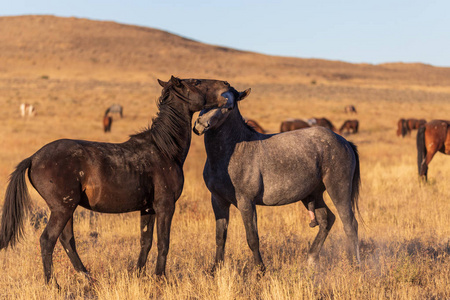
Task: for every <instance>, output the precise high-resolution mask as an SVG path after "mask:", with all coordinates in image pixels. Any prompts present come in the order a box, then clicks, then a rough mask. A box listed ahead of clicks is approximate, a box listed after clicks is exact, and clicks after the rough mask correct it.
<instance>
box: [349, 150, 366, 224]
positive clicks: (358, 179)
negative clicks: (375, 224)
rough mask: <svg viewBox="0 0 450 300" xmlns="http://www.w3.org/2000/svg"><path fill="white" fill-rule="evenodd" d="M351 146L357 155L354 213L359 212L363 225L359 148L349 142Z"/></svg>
mask: <svg viewBox="0 0 450 300" xmlns="http://www.w3.org/2000/svg"><path fill="white" fill-rule="evenodd" d="M349 144H350V146H351V147H352V150H353V153H355V159H356V165H355V172H354V173H353V181H352V208H353V212H354V213H355V212H358V216H359V219H360V220H361V223H362V224H364V220H363V218H362V216H361V213H360V211H359V205H358V203H359V190H360V187H361V169H360V164H359V154H358V148H357V147H356V145H355V144H353V143H352V142H349Z"/></svg>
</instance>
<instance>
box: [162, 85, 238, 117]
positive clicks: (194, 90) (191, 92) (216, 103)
mask: <svg viewBox="0 0 450 300" xmlns="http://www.w3.org/2000/svg"><path fill="white" fill-rule="evenodd" d="M158 82H159V84H160V85H161V86H162V87H163V88H164V90H168V92H169V93H171V94H172V95H173V96H176V97H178V98H180V99H182V100H184V101H185V102H186V103H188V104H189V110H190V111H191V112H196V111H200V110H202V109H206V108H212V107H223V106H229V102H230V101H231V102H234V101H235V99H234V98H233V97H235V96H236V95H237V94H236V92H235V91H236V90H235V89H234V88H233V87H232V86H230V84H229V83H228V82H226V81H221V80H213V79H179V78H176V77H174V76H172V78H170V80H169V81H167V82H164V81H161V80H159V79H158Z"/></svg>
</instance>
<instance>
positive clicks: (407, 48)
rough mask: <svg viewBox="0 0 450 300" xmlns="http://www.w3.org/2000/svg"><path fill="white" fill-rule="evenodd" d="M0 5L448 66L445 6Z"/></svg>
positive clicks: (434, 2) (282, 52)
mask: <svg viewBox="0 0 450 300" xmlns="http://www.w3.org/2000/svg"><path fill="white" fill-rule="evenodd" d="M1 1H2V2H3V3H2V5H1V6H0V7H1V9H0V16H17V15H30V14H40V15H42V14H46V15H55V16H60V17H80V18H88V19H92V20H99V21H115V22H118V23H123V24H132V25H139V26H145V27H151V28H155V29H161V30H164V31H168V32H170V33H173V34H177V35H180V36H183V37H187V38H190V39H193V40H196V41H199V42H202V43H207V44H212V45H218V46H224V47H229V48H234V49H239V50H245V51H253V52H258V53H263V54H269V55H279V56H290V57H300V58H320V59H327V60H339V61H346V62H351V63H370V64H380V63H388V62H405V63H416V62H420V63H426V64H431V65H434V66H442V67H450V17H449V14H450V1H448V0H422V1H418V0H377V1H372V0H344V1H342V0H307V1H304V0H277V1H268V0H227V1H216V0H126V1H125V0H122V1H118V0H76V1H67V0H40V1H36V0H14V1H7V0H1ZM6 3H7V4H6Z"/></svg>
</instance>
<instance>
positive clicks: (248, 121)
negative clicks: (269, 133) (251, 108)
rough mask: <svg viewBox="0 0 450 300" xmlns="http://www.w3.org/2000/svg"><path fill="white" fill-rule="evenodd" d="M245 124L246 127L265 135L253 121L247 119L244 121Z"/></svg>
mask: <svg viewBox="0 0 450 300" xmlns="http://www.w3.org/2000/svg"><path fill="white" fill-rule="evenodd" d="M245 123H247V125H248V126H250V127H252V128H253V129H255V130H256V131H257V132H259V133H266V131H265V130H264V129H263V128H262V127H261V126H260V125H259V124H258V122H256V121H255V120H252V119H248V120H247V121H245Z"/></svg>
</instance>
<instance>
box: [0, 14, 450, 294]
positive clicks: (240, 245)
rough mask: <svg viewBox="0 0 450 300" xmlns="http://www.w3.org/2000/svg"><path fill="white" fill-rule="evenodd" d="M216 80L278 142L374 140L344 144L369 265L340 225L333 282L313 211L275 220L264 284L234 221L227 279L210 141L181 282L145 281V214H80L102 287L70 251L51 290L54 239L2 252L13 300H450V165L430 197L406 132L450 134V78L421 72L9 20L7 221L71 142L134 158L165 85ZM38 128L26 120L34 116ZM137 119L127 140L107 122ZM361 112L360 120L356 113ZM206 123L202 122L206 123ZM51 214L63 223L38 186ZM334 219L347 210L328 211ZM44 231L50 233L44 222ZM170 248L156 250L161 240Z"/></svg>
mask: <svg viewBox="0 0 450 300" xmlns="http://www.w3.org/2000/svg"><path fill="white" fill-rule="evenodd" d="M172 74H173V75H176V76H179V77H181V78H214V79H224V80H227V81H229V82H230V83H231V84H232V85H233V86H234V87H236V88H237V89H240V90H242V89H246V88H249V87H251V88H252V94H251V95H250V97H249V98H248V99H246V100H245V101H243V102H242V103H241V104H240V107H241V112H242V113H243V115H245V116H246V117H248V118H252V119H255V120H257V121H258V122H259V123H260V124H261V125H262V126H263V127H264V128H265V129H267V130H268V131H269V132H270V133H275V132H278V130H279V125H280V123H281V121H282V120H284V119H286V118H310V117H326V118H328V119H330V120H331V121H332V122H333V123H334V124H335V126H337V127H338V126H340V125H341V124H342V123H343V121H344V120H346V119H350V118H352V119H353V118H357V119H358V120H359V122H360V132H359V133H358V134H355V135H344V136H345V137H346V138H347V139H348V140H350V141H352V142H354V143H355V144H356V145H357V146H358V148H359V152H360V159H361V177H362V190H361V196H360V210H361V214H362V218H363V219H364V221H365V224H366V225H365V226H360V243H361V255H362V265H361V267H360V268H356V267H354V266H352V265H350V264H349V262H348V261H347V259H345V256H344V254H343V253H342V251H343V250H344V247H343V246H342V245H343V241H344V240H345V235H344V233H343V230H342V224H341V223H340V220H339V219H338V220H337V222H336V223H335V226H334V227H333V229H332V231H331V233H330V235H329V237H328V239H327V240H326V241H325V244H324V247H323V250H322V252H321V261H320V267H318V268H317V269H309V268H308V266H307V264H306V255H307V250H308V247H309V243H311V242H312V240H313V238H314V236H315V234H316V232H317V230H318V229H317V228H314V229H311V228H309V227H308V223H309V220H308V216H307V212H306V209H304V207H303V206H302V204H301V203H298V204H292V205H288V206H284V207H259V208H258V226H259V234H260V238H261V251H262V255H263V259H264V260H265V262H266V266H267V273H266V274H265V276H264V277H262V278H261V279H260V280H257V278H256V277H257V276H256V272H255V268H254V266H253V264H252V260H251V252H250V250H249V249H248V246H247V243H246V240H245V232H244V227H243V224H242V220H241V218H240V215H239V213H238V211H237V209H235V208H232V209H231V218H230V226H229V231H228V232H229V234H228V241H227V248H226V255H225V260H226V261H225V264H224V266H223V268H221V269H220V270H219V271H218V272H217V273H216V275H215V276H214V277H212V276H210V275H209V273H208V270H209V269H210V267H211V265H212V263H213V260H214V252H215V222H214V216H213V212H212V209H211V207H210V200H209V197H210V196H209V192H208V190H207V189H206V187H205V185H204V183H203V178H202V170H203V164H204V162H205V158H206V156H205V151H204V147H203V138H202V137H197V136H193V138H192V145H191V149H190V152H189V155H188V159H187V161H186V163H185V167H184V170H185V178H186V180H185V186H184V191H183V194H182V196H181V198H180V199H179V200H178V202H177V208H176V212H175V216H174V219H173V223H172V232H171V244H170V245H171V246H170V252H169V255H168V263H167V269H166V271H167V278H165V279H158V278H155V277H153V276H152V273H153V270H154V266H155V258H156V247H155V241H154V246H153V248H152V250H151V252H150V254H149V260H148V263H147V275H145V276H141V277H138V276H137V274H136V269H135V264H136V260H137V256H138V251H139V248H140V246H139V213H128V214H120V215H107V214H97V213H89V212H88V211H87V210H85V209H83V208H78V209H77V211H76V213H75V237H76V240H77V248H78V252H79V254H80V257H81V259H82V260H83V262H84V263H85V265H86V266H87V268H88V269H89V270H90V272H91V273H92V275H93V277H94V278H95V279H96V280H97V282H96V284H94V285H90V284H89V283H88V282H87V281H86V280H85V279H84V277H83V276H81V275H80V274H77V273H76V272H75V271H74V269H73V267H72V265H71V264H70V261H69V259H68V257H67V255H66V254H65V253H64V250H63V249H62V247H61V245H60V244H59V243H58V244H57V246H56V249H55V253H54V258H53V260H54V267H55V274H56V277H57V279H58V282H59V284H60V285H61V290H60V291H58V290H57V289H55V288H54V287H52V286H46V285H45V284H44V277H43V268H42V263H41V257H40V249H39V236H40V234H41V232H42V230H43V226H45V225H44V224H43V223H42V222H41V223H40V224H33V223H32V222H31V221H30V222H27V225H26V235H25V238H24V239H23V240H22V241H21V242H20V243H19V244H18V245H17V246H16V247H15V248H14V249H8V250H6V251H5V250H2V251H0V268H1V269H2V274H1V276H0V298H1V299H108V300H109V299H141V298H144V299H148V298H150V299H449V298H450V201H449V199H450V189H449V187H450V186H449V182H450V157H449V156H445V155H443V154H441V153H438V154H437V155H436V156H435V158H434V159H433V161H432V162H431V165H430V169H429V174H428V176H429V183H428V184H426V185H423V186H419V184H418V178H417V163H416V155H417V154H416V149H415V132H413V134H412V135H411V136H407V137H405V138H398V137H397V136H396V134H395V132H396V123H397V120H398V119H399V118H401V117H404V118H410V117H416V118H425V119H427V120H431V119H439V118H440V119H450V69H448V68H438V67H432V66H428V65H421V64H385V65H364V64H362V65H356V64H348V63H343V62H332V61H324V60H306V59H296V58H285V57H274V56H264V55H260V54H256V53H248V52H240V51H236V50H232V49H225V48H221V47H215V46H210V45H205V44H201V43H198V42H195V41H192V40H188V39H184V38H181V37H178V36H174V35H171V34H169V33H165V32H161V31H157V30H153V29H148V28H141V27H136V26H126V25H121V24H116V23H111V22H95V21H90V20H84V19H69V18H56V17H51V16H24V17H6V18H5V17H3V18H0V103H1V108H2V109H1V110H0V128H1V129H0V144H1V151H0V195H2V196H0V205H2V204H3V195H4V194H5V190H6V186H7V183H8V176H9V174H10V173H11V172H12V171H13V170H14V168H15V166H16V165H17V164H18V163H19V162H20V161H21V160H22V159H24V158H26V157H28V156H30V155H32V154H33V153H34V152H36V151H37V150H38V149H39V148H40V147H42V146H43V145H45V144H46V143H48V142H51V141H53V140H55V139H59V138H72V139H85V140H94V141H104V142H114V143H116V142H123V141H126V140H127V139H128V136H129V135H130V134H133V133H136V132H138V131H140V130H142V129H144V128H145V127H147V126H148V125H149V124H150V123H151V119H152V117H154V116H155V115H156V112H157V111H156V109H157V108H156V104H155V102H156V100H157V99H158V97H159V95H160V91H161V88H160V87H159V86H158V84H157V81H156V79H157V78H160V79H162V80H168V79H169V78H170V76H171V75H172ZM22 102H27V103H30V104H33V105H35V107H36V109H37V115H36V116H35V117H33V118H21V117H20V113H19V105H20V103H22ZM113 103H120V104H122V105H123V106H124V118H123V119H120V118H114V121H113V124H112V132H111V133H108V134H105V133H103V130H102V123H101V120H102V116H103V113H104V111H105V109H106V108H107V107H108V106H110V105H111V104H113ZM348 104H354V105H355V106H356V108H357V110H358V114H357V115H352V116H350V115H347V114H345V113H344V106H346V105H348ZM194 118H195V116H194ZM29 189H30V193H31V196H32V199H33V203H34V206H35V207H34V209H35V211H44V212H45V211H47V212H48V208H47V206H46V204H45V202H44V200H43V199H42V198H41V197H40V196H39V195H38V194H37V193H36V191H34V189H33V188H32V187H31V186H30V185H29ZM326 200H327V203H329V206H330V208H331V209H332V210H334V207H333V205H332V203H331V201H329V198H326ZM42 221H43V220H42ZM155 239H156V238H155Z"/></svg>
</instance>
